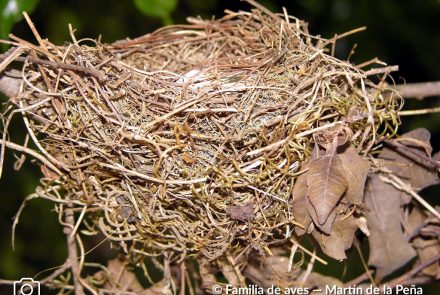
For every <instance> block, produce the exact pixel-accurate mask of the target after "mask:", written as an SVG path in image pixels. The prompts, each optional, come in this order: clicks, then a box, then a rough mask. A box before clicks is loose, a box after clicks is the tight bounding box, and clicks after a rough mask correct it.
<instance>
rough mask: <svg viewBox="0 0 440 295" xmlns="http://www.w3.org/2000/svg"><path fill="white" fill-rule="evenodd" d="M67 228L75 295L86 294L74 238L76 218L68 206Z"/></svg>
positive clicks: (66, 213) (70, 206)
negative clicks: (81, 281)
mask: <svg viewBox="0 0 440 295" xmlns="http://www.w3.org/2000/svg"><path fill="white" fill-rule="evenodd" d="M65 217H66V226H65V227H64V234H65V235H66V236H67V249H68V263H69V264H70V268H71V269H72V277H73V285H74V290H75V295H82V294H84V289H83V287H82V285H81V283H80V280H79V278H80V272H81V269H80V267H79V263H78V259H77V258H78V250H77V248H76V241H75V236H72V235H71V234H72V232H73V229H74V227H75V217H74V215H73V210H72V205H71V204H68V205H67V208H66V210H65Z"/></svg>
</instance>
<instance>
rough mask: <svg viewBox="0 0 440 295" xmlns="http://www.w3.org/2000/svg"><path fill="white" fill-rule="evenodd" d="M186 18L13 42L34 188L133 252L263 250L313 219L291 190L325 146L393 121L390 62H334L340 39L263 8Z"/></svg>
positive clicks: (363, 138) (382, 133) (360, 141)
mask: <svg viewBox="0 0 440 295" xmlns="http://www.w3.org/2000/svg"><path fill="white" fill-rule="evenodd" d="M189 22H190V23H189V24H187V25H173V26H167V27H164V28H161V29H159V30H157V31H155V32H153V33H151V34H148V35H145V36H142V37H140V38H137V39H133V40H123V41H119V42H116V43H114V44H102V43H100V42H99V41H95V40H90V39H87V40H76V39H75V37H74V36H73V34H72V40H73V41H72V43H69V44H66V45H64V46H55V45H53V44H51V43H50V42H49V41H47V40H42V39H40V40H39V43H40V44H39V46H36V45H32V44H30V43H28V42H25V41H23V40H20V39H18V38H16V39H15V40H14V41H15V42H16V45H15V47H14V49H19V50H20V52H21V54H25V55H26V58H25V59H24V65H23V69H22V79H23V83H22V85H21V88H20V92H19V94H18V95H17V96H16V97H14V98H13V99H12V100H11V101H12V102H13V103H14V104H15V105H16V109H15V111H13V112H12V113H17V112H19V113H21V114H22V115H23V118H24V120H25V124H26V126H27V129H28V133H29V135H30V137H31V139H32V140H33V142H34V143H35V145H36V148H37V149H38V150H39V152H40V154H41V155H42V156H44V157H43V158H44V161H43V164H42V165H41V168H42V172H43V174H44V177H43V178H42V181H41V183H42V184H41V186H40V187H39V188H38V189H37V194H38V195H39V196H40V197H43V198H46V199H50V200H52V201H53V202H55V203H56V204H57V206H58V208H59V209H60V210H62V209H63V208H64V205H65V204H70V205H69V206H73V207H74V208H78V211H80V212H83V213H84V214H83V215H82V216H81V218H82V220H81V221H82V226H81V229H83V230H86V231H88V232H89V233H97V232H101V233H103V234H104V235H105V236H106V237H107V238H108V239H110V240H111V241H113V242H114V243H115V244H118V245H120V247H121V249H122V250H123V251H124V252H125V253H126V254H127V255H129V256H131V258H133V257H135V256H139V257H144V256H156V255H160V254H163V253H169V258H170V259H171V260H175V259H183V258H185V257H186V256H187V255H188V254H197V255H201V256H203V257H206V258H208V259H209V260H216V259H218V258H219V257H221V256H222V255H223V254H224V253H225V252H227V251H228V253H232V254H231V255H232V256H233V257H237V256H239V255H241V253H245V252H246V253H250V252H252V251H253V250H257V251H259V252H260V253H262V254H264V253H269V252H270V249H269V246H270V245H271V244H273V243H275V242H276V241H282V240H285V239H286V238H288V237H289V235H290V234H291V230H292V229H293V228H302V229H304V228H303V225H302V224H301V223H300V222H299V221H298V220H296V219H295V218H294V216H293V214H292V208H291V206H292V205H291V203H292V192H293V189H294V186H295V181H296V179H297V177H298V176H299V175H300V174H301V172H302V171H301V169H300V167H301V165H302V163H304V162H305V161H306V160H307V159H309V158H310V156H311V153H312V149H313V148H314V147H315V146H316V145H325V144H326V143H328V142H331V141H332V140H333V138H334V137H335V136H336V137H338V136H339V137H340V136H341V134H342V135H343V137H344V140H345V141H347V142H349V143H350V144H351V145H352V146H354V147H355V148H356V149H357V151H358V153H359V154H362V155H367V154H369V153H371V151H372V149H373V148H374V144H375V142H376V140H377V139H383V138H384V137H390V136H392V135H393V134H394V133H395V131H396V128H397V125H398V118H397V110H398V108H399V107H400V101H399V100H398V99H396V98H395V96H394V95H393V93H391V95H390V91H389V89H386V84H385V83H384V80H385V78H386V76H387V74H388V73H389V71H390V70H389V68H387V67H384V68H377V69H373V70H369V71H364V70H363V69H362V68H361V67H359V66H355V65H353V64H351V63H349V62H347V61H342V60H339V59H337V58H335V57H334V56H333V52H334V47H335V43H336V41H337V40H338V37H335V38H333V39H329V40H327V39H324V38H320V37H316V36H312V35H310V34H309V32H308V30H307V24H306V23H305V22H303V21H302V20H299V19H297V18H294V17H292V16H288V15H284V14H280V15H278V14H273V13H270V12H268V11H266V10H265V9H261V8H258V9H254V10H253V11H252V12H230V11H227V12H226V15H225V16H224V17H223V18H221V19H218V20H209V21H205V20H201V19H195V18H191V19H189ZM371 75H374V76H375V77H376V78H375V80H376V82H372V81H371V80H370V79H369V78H368V76H371ZM384 91H387V94H386V95H385V94H384ZM12 113H11V114H12ZM4 116H5V118H6V117H7V116H8V114H7V113H5V114H4ZM10 117H11V116H9V118H10ZM7 122H8V121H7ZM6 127H7V124H6ZM324 134H326V135H324ZM328 134H333V135H332V136H330V137H331V138H329V136H328ZM3 136H4V138H5V137H6V136H7V135H6V131H5V132H4V134H3ZM373 150H374V149H373Z"/></svg>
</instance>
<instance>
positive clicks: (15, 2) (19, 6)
mask: <svg viewBox="0 0 440 295" xmlns="http://www.w3.org/2000/svg"><path fill="white" fill-rule="evenodd" d="M38 1H39V0H0V13H1V17H0V38H1V39H8V35H9V33H10V32H11V29H12V27H13V26H14V24H15V23H17V22H18V21H20V20H21V19H22V18H23V15H22V12H23V11H26V12H27V13H29V14H30V13H32V12H33V11H34V9H35V8H36V7H37V4H38Z"/></svg>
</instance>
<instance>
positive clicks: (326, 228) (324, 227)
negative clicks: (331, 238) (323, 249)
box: [306, 199, 337, 235]
mask: <svg viewBox="0 0 440 295" xmlns="http://www.w3.org/2000/svg"><path fill="white" fill-rule="evenodd" d="M306 209H307V213H308V214H309V216H310V217H311V218H312V220H313V224H314V225H315V226H316V227H317V228H318V229H319V230H320V231H321V232H323V233H325V234H327V235H329V234H330V233H331V231H332V226H333V222H334V221H335V219H336V215H337V207H335V208H333V210H332V212H330V214H329V216H328V218H327V220H326V221H325V223H324V224H319V222H318V216H317V215H316V212H315V209H314V208H313V205H312V203H310V201H309V200H308V199H307V200H306Z"/></svg>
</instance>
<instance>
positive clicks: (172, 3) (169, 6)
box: [133, 0, 177, 25]
mask: <svg viewBox="0 0 440 295" xmlns="http://www.w3.org/2000/svg"><path fill="white" fill-rule="evenodd" d="M133 2H134V4H135V6H136V8H137V9H138V10H139V11H140V12H142V13H143V14H145V15H146V16H150V17H156V18H160V19H161V20H162V23H163V24H164V25H169V24H171V23H172V22H173V20H172V18H171V13H172V12H173V11H174V10H175V9H176V7H177V0H133Z"/></svg>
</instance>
